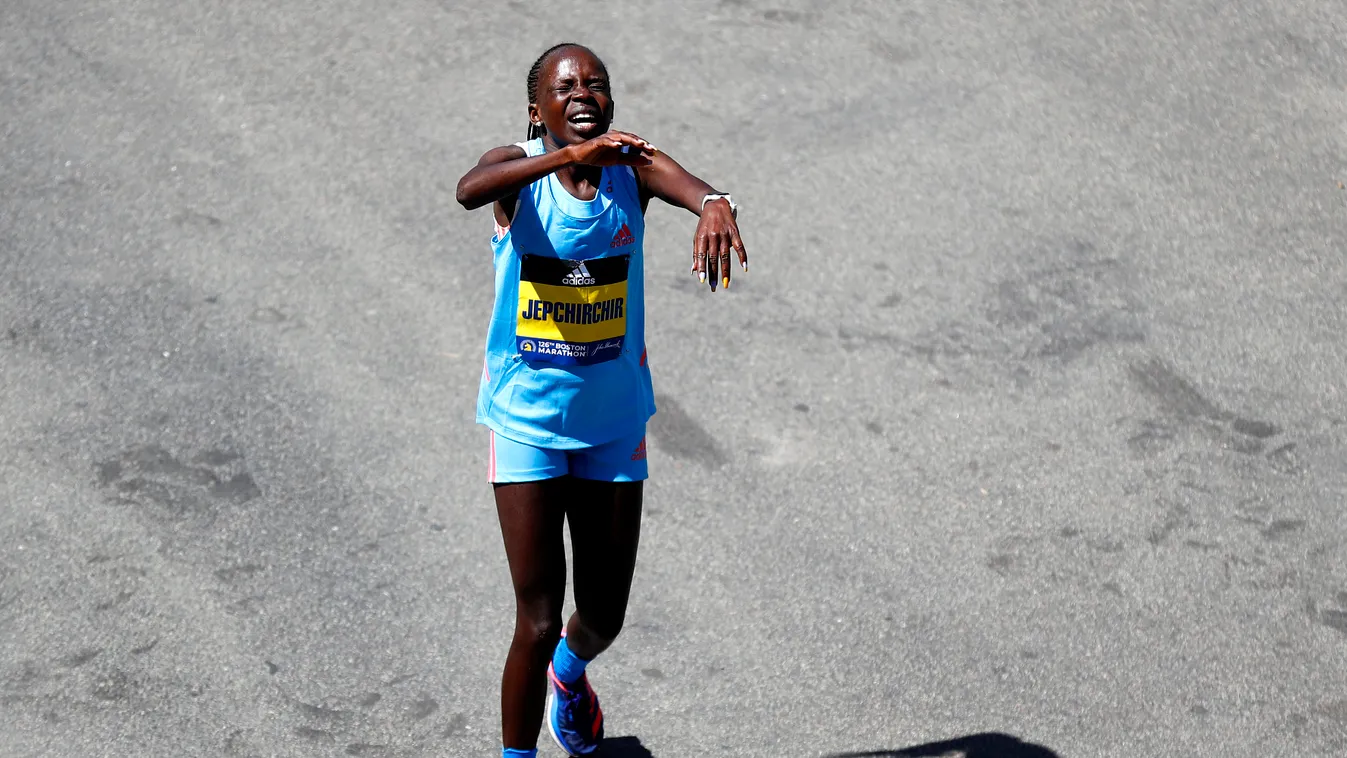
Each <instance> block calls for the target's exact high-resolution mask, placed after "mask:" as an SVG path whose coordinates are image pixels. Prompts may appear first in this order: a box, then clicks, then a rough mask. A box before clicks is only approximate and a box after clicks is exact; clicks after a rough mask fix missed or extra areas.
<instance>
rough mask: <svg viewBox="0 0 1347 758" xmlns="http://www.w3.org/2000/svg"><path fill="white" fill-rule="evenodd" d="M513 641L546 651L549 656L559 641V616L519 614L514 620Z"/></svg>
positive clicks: (550, 614) (557, 614)
mask: <svg viewBox="0 0 1347 758" xmlns="http://www.w3.org/2000/svg"><path fill="white" fill-rule="evenodd" d="M514 636H515V641H516V642H519V643H524V644H527V645H529V646H537V647H539V648H542V649H546V650H547V652H548V653H549V654H550V653H551V650H552V648H553V647H556V644H557V640H559V639H561V614H560V613H555V614H552V613H549V614H538V615H530V614H522V613H521V614H520V615H519V616H518V617H517V618H516V619H515V627H514Z"/></svg>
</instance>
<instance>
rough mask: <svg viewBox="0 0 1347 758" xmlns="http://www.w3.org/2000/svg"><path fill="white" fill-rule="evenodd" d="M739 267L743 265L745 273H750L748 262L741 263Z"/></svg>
mask: <svg viewBox="0 0 1347 758" xmlns="http://www.w3.org/2000/svg"><path fill="white" fill-rule="evenodd" d="M739 265H741V266H743V267H744V273H745V274H747V273H748V263H747V262H744V263H741V264H739Z"/></svg>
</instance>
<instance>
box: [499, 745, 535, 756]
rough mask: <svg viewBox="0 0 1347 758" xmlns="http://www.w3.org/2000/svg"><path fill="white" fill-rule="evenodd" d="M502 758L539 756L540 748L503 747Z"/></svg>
mask: <svg viewBox="0 0 1347 758" xmlns="http://www.w3.org/2000/svg"><path fill="white" fill-rule="evenodd" d="M501 758H538V748H536V747H535V748H532V749H529V750H520V749H519V748H513V747H503V748H501Z"/></svg>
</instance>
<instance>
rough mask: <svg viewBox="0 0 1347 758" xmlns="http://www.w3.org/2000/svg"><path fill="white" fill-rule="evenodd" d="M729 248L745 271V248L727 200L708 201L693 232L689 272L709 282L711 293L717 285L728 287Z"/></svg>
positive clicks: (746, 259)
mask: <svg viewBox="0 0 1347 758" xmlns="http://www.w3.org/2000/svg"><path fill="white" fill-rule="evenodd" d="M731 250H733V251H734V252H735V254H737V255H738V257H739V265H740V266H742V267H743V269H744V271H748V251H746V250H745V249H744V241H743V240H742V239H740V238H739V224H738V222H737V221H735V219H734V213H733V212H732V211H731V210H730V203H729V201H727V200H724V199H718V200H712V201H711V202H709V203H707V204H706V207H705V208H704V209H702V217H701V221H700V222H699V223H698V224H697V235H696V237H694V238H693V240H692V275H693V276H696V277H697V278H698V279H699V280H701V281H704V282H707V283H709V284H710V285H711V291H712V292H715V291H716V287H717V286H723V287H725V288H727V289H728V288H729V286H730V269H731V268H733V266H732V265H731V261H730V251H731Z"/></svg>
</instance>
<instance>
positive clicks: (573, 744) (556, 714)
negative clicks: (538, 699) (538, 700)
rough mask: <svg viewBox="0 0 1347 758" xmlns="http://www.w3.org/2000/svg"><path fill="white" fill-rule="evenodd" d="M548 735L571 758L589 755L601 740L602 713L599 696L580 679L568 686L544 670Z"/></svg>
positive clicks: (586, 678) (585, 679) (551, 671)
mask: <svg viewBox="0 0 1347 758" xmlns="http://www.w3.org/2000/svg"><path fill="white" fill-rule="evenodd" d="M547 731H549V732H551V733H552V739H553V740H554V741H555V742H556V743H557V745H558V746H560V747H561V749H562V750H565V751H566V754H567V755H570V756H581V755H589V754H590V753H592V752H594V749H595V748H597V747H598V746H599V741H600V740H602V739H603V709H602V708H600V707H599V696H598V695H595V694H594V688H593V687H590V686H589V677H588V676H585V675H583V674H582V675H581V676H580V678H579V679H577V680H575V681H574V682H572V683H571V684H569V685H565V684H562V683H561V680H560V679H557V675H556V672H555V671H553V670H552V665H551V664H548V666H547Z"/></svg>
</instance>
